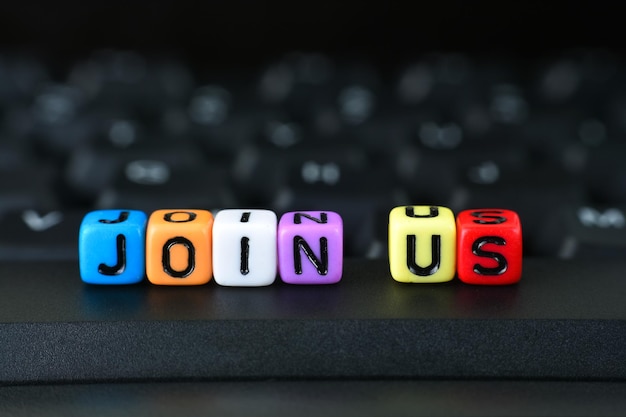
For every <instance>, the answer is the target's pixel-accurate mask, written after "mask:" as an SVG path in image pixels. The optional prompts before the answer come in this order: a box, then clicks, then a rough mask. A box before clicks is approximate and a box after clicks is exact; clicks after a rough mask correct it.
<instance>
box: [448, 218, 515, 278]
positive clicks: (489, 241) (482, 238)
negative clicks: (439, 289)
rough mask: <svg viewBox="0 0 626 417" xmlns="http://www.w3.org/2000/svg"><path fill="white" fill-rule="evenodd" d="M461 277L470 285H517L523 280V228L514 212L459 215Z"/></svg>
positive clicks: (459, 273)
mask: <svg viewBox="0 0 626 417" xmlns="http://www.w3.org/2000/svg"><path fill="white" fill-rule="evenodd" d="M456 224H457V236H458V237H457V257H458V258H457V274H458V277H459V279H460V280H461V281H463V282H465V283H467V284H482V285H506V284H514V283H516V282H518V281H519V280H520V278H521V277H522V226H521V223H520V219H519V217H518V215H517V213H515V212H514V211H511V210H504V209H476V210H465V211H462V212H461V213H459V215H458V216H457V219H456Z"/></svg>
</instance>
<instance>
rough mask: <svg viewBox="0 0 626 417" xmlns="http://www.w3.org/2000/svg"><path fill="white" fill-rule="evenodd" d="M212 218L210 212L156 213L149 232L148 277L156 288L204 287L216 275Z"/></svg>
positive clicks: (172, 210) (153, 214)
mask: <svg viewBox="0 0 626 417" xmlns="http://www.w3.org/2000/svg"><path fill="white" fill-rule="evenodd" d="M212 227H213V215H212V214H211V212H209V211H207V210H189V209H171V210H157V211H155V212H153V213H152V214H151V215H150V219H149V220H148V226H147V231H146V275H147V276H148V280H149V281H150V282H151V283H153V284H159V285H202V284H206V283H207V282H209V281H210V280H211V276H212V274H213V269H212V261H211V250H212V248H211V246H212V233H211V229H212Z"/></svg>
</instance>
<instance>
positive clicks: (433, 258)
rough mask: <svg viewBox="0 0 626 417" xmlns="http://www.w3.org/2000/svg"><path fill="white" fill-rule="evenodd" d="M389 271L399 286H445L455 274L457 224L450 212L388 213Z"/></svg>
mask: <svg viewBox="0 0 626 417" xmlns="http://www.w3.org/2000/svg"><path fill="white" fill-rule="evenodd" d="M389 267H390V269H391V276H392V277H393V279H395V280H396V281H399V282H413V283H429V282H445V281H450V280H452V278H454V274H455V272H456V222H455V219H454V214H453V213H452V211H451V210H450V209H449V208H446V207H438V206H402V207H396V208H394V209H393V210H391V212H390V213H389Z"/></svg>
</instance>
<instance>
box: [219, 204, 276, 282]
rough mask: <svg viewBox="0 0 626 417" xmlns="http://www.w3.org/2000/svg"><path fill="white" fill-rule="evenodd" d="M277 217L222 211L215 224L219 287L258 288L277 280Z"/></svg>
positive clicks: (266, 212)
mask: <svg viewBox="0 0 626 417" xmlns="http://www.w3.org/2000/svg"><path fill="white" fill-rule="evenodd" d="M277 222H278V221H277V219H276V214H275V213H274V212H273V211H270V210H244V209H241V210H240V209H235V210H222V211H220V212H219V213H217V215H216V216H215V221H214V222H213V277H214V278H215V282H217V283H218V284H220V285H227V286H239V287H259V286H265V285H270V284H271V283H273V282H274V280H275V279H276V270H277V265H276V262H277V254H276V251H277V248H276V233H277V232H276V227H277V226H276V224H277Z"/></svg>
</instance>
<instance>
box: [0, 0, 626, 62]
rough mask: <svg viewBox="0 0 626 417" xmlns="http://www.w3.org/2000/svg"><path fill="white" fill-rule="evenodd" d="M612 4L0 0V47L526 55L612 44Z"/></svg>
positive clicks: (216, 56)
mask: <svg viewBox="0 0 626 417" xmlns="http://www.w3.org/2000/svg"><path fill="white" fill-rule="evenodd" d="M616 4H617V3H616ZM618 9H619V8H618V7H617V6H615V5H613V3H612V2H592V1H588V2H587V1H585V2H561V1H558V2H554V1H524V2H522V1H519V2H518V1H467V2H464V1H452V0H445V1H434V0H430V1H413V2H411V1H407V2H402V1H376V2H373V1H369V2H366V1H363V2H361V1H337V2H334V1H310V0H309V1H282V2H277V1H269V2H267V1H243V0H235V1H232V0H231V1H226V0H211V1H197V2H181V1H156V2H147V1H138V2H126V1H117V0H109V1H100V0H99V1H90V2H63V1H51V2H36V1H19V2H10V3H4V4H3V5H2V6H0V48H2V49H3V50H5V51H6V50H9V51H10V50H18V51H21V50H24V49H26V50H35V51H36V52H37V53H38V54H43V55H44V56H48V57H52V58H54V59H59V60H63V59H65V58H75V57H76V55H81V54H83V53H87V52H89V51H91V50H93V49H97V48H103V47H116V48H128V49H136V50H139V51H142V52H146V53H161V52H168V53H176V54H177V55H179V56H180V57H181V58H184V59H186V60H188V61H190V63H195V64H198V65H224V66H227V65H229V66H234V65H248V64H255V63H257V62H258V61H259V60H261V61H263V60H266V59H267V58H268V57H273V56H276V55H279V54H280V53H282V52H285V51H291V50H294V49H301V50H310V51H319V52H326V53H329V54H331V55H339V56H352V55H355V56H367V57H368V58H370V59H372V60H375V61H377V62H378V63H379V64H381V65H384V64H385V63H389V62H395V61H397V60H402V59H405V58H408V57H413V56H415V55H416V54H420V53H427V52H429V51H442V50H443V51H468V52H472V53H489V54H493V53H498V54H500V53H506V54H514V55H521V56H523V57H526V56H527V57H529V58H534V57H536V56H538V55H543V54H552V53H554V51H555V50H560V49H567V48H570V47H581V46H582V47H608V48H611V49H619V50H621V49H622V48H623V40H624V36H623V33H624V31H623V29H622V27H623V22H622V15H621V13H619V12H618Z"/></svg>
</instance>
